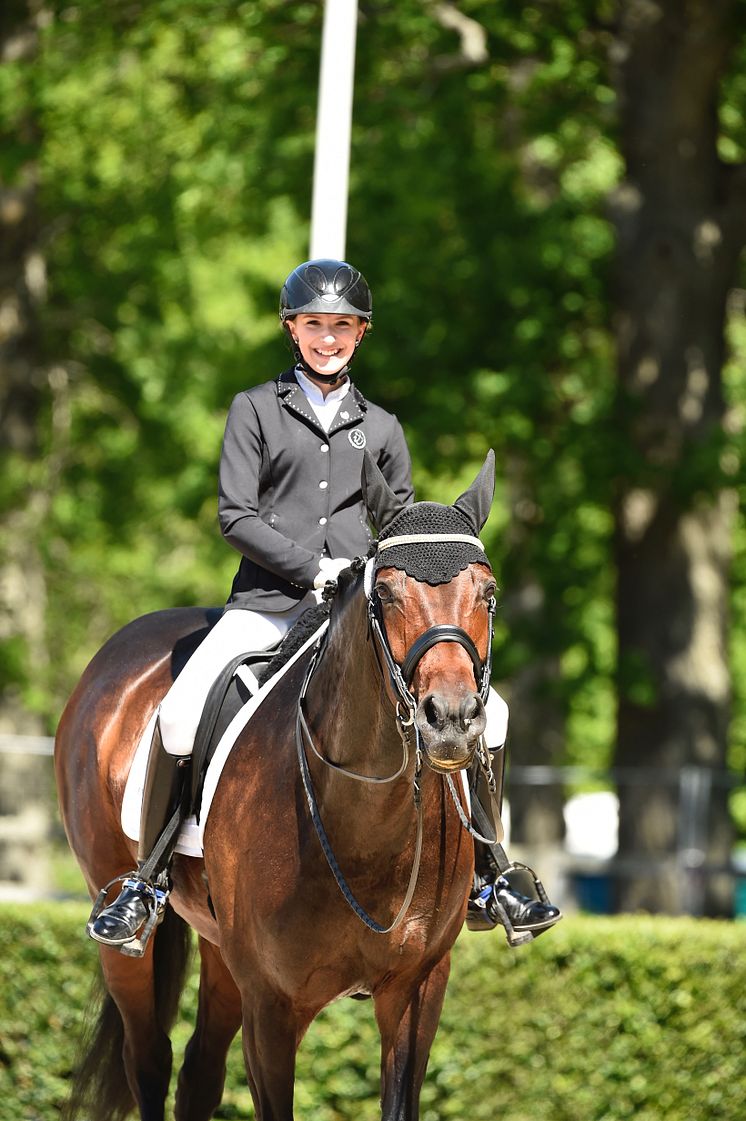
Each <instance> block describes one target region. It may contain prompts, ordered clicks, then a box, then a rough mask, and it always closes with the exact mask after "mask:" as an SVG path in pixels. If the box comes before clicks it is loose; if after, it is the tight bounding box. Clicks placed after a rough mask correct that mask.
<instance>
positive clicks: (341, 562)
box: [313, 557, 352, 591]
mask: <svg viewBox="0 0 746 1121" xmlns="http://www.w3.org/2000/svg"><path fill="white" fill-rule="evenodd" d="M351 564H352V561H351V560H350V559H349V557H337V558H336V559H335V560H332V558H331V557H322V558H321V560H320V561H319V571H318V572H317V573H316V576H315V577H314V581H313V586H314V588H315V589H316V591H321V589H322V588H323V587H324V585H325V584H327V583H328V582H329V581H330V580H332V581H334V580H336V579H337V577H338V576H339V574H340V572H341V571H342V569H343V568H349V567H350V565H351Z"/></svg>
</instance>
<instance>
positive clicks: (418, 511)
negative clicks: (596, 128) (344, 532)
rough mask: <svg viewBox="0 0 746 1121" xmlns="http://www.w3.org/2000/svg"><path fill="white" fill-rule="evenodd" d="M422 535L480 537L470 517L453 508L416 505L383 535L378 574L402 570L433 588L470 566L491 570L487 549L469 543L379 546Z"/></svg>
mask: <svg viewBox="0 0 746 1121" xmlns="http://www.w3.org/2000/svg"><path fill="white" fill-rule="evenodd" d="M420 534H446V535H451V534H459V535H461V536H466V537H471V538H477V537H478V533H477V532H476V531H475V529H474V526H473V525H472V523H471V521H470V520H469V518H467V517H466V515H465V514H462V513H461V511H460V510H457V509H456V508H455V507H454V506H442V505H441V504H440V503H439V502H415V503H413V505H411V506H407V507H406V508H405V509H404V510H402V511H400V513H398V514H397V515H396V516H395V517H394V518H393V520H392V521H390V522H389V524H388V525H387V526H386V528H385V529H384V530H383V531H382V532H381V534H380V536H379V538H378V540H379V548H378V550H377V552H376V559H375V566H374V567H375V571H378V569H379V568H399V569H402V571H404V572H406V574H407V576H411V577H412V579H414V580H419V581H420V582H422V583H425V584H430V585H431V586H433V587H434V586H435V585H436V584H447V583H448V581H449V580H452V579H453V577H454V576H457V575H458V573H459V572H462V571H463V570H464V569H465V568H468V566H469V565H470V564H484V565H486V566H487V567H488V568H489V567H490V562H489V560H488V559H487V554H486V553H485V552H484V550H483V549H480V548H479V547H478V546H477V545H476V544H472V543H471V542H470V541H432V542H426V541H417V542H414V543H412V542H407V543H405V544H401V545H398V544H397V545H391V546H390V547H389V548H381V547H380V546H381V545H383V544H384V543H385V542H386V541H388V540H390V539H391V538H393V537H401V536H409V535H420Z"/></svg>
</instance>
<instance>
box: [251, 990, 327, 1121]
mask: <svg viewBox="0 0 746 1121" xmlns="http://www.w3.org/2000/svg"><path fill="white" fill-rule="evenodd" d="M249 984H250V988H249V989H248V991H244V993H243V1010H244V1014H243V1052H244V1061H245V1063H246V1075H247V1078H248V1080H249V1087H250V1089H251V1096H252V1097H253V1099H254V1110H255V1112H256V1121H293V1091H294V1083H295V1057H296V1053H297V1051H298V1047H299V1046H300V1041H301V1039H302V1038H303V1036H304V1034H305V1032H306V1029H307V1027H308V1025H309V1024H310V1022H311V1020H312V1019H313V1014H312V1013H309V1012H308V1011H307V1010H306V1011H305V1012H301V1011H299V1009H298V1008H296V1007H295V1006H294V1004H293V1002H292V1001H291V1000H289V999H288V998H287V997H286V996H284V995H283V994H282V993H279V992H275V991H274V990H272V989H271V988H268V987H267V988H265V987H263V984H262V982H261V980H259V979H257V980H256V982H255V983H252V982H249Z"/></svg>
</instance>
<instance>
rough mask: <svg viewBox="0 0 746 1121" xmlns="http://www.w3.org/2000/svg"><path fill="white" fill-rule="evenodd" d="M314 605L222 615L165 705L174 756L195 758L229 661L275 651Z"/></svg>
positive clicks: (164, 726)
mask: <svg viewBox="0 0 746 1121" xmlns="http://www.w3.org/2000/svg"><path fill="white" fill-rule="evenodd" d="M315 602H316V601H315V599H313V597H309V596H306V597H304V598H303V599H302V600H301V602H300V603H299V604H296V606H295V607H291V608H290V609H289V610H288V611H273V612H271V613H270V612H267V613H266V614H265V613H264V612H261V611H249V610H245V609H243V608H232V609H231V610H230V611H225V612H224V613H223V615H221V617H220V619H219V620H218V622H217V623H216V624H215V626H214V627H213V628H212V630H211V631H210V632H209V634H208V635H207V637H206V638H205V639H204V641H203V642H201V643H200V645H199V646H198V647H197V649H196V650H195V652H194V653H193V654H192V656H191V658H190V659H189V661H188V662H187V664H186V665H185V666H184V669H183V670H182V671H181V673H180V674H179V676H178V677H177V678H176V681H175V682H174V683H173V685H172V686H171V688H170V689H169V691H168V693H167V694H166V696H165V697H164V698H163V700H162V702H161V708H160V723H161V736H162V737H163V746H164V747H165V749H166V751H167V752H168V754H169V755H191V753H192V748H193V747H194V737H195V736H196V734H197V726H198V724H199V720H200V717H201V715H202V709H203V708H204V707H205V701H206V700H207V694H208V693H209V692H210V686H211V685H212V683H213V681H214V680H215V678H216V677H217V676H218V674H219V673H220V672H221V670H223V669H224V668H225V666H227V665H228V662H230V661H232V660H233V658H237V657H238V656H239V654H247V653H248V652H249V651H252V650H268V649H269V648H270V647H271V646H274V645H275V643H276V642H279V641H280V639H282V638H284V637H285V635H286V634H287V632H288V631H289V630H290V628H291V627H292V625H293V623H295V622H296V620H298V619H299V618H300V616H301V615H302V614H303V612H304V611H306V610H307V608H308V607H309V606H313V604H314V603H315Z"/></svg>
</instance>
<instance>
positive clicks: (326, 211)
mask: <svg viewBox="0 0 746 1121" xmlns="http://www.w3.org/2000/svg"><path fill="white" fill-rule="evenodd" d="M356 32H357V0H325V5H324V30H323V33H322V39H321V66H320V72H319V102H318V109H317V113H316V151H315V157H314V166H313V202H312V205H311V257H312V258H314V257H334V258H337V260H344V256H345V244H346V235H347V189H348V181H349V171H350V133H351V130H352V93H353V86H354V79H355V36H356Z"/></svg>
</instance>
